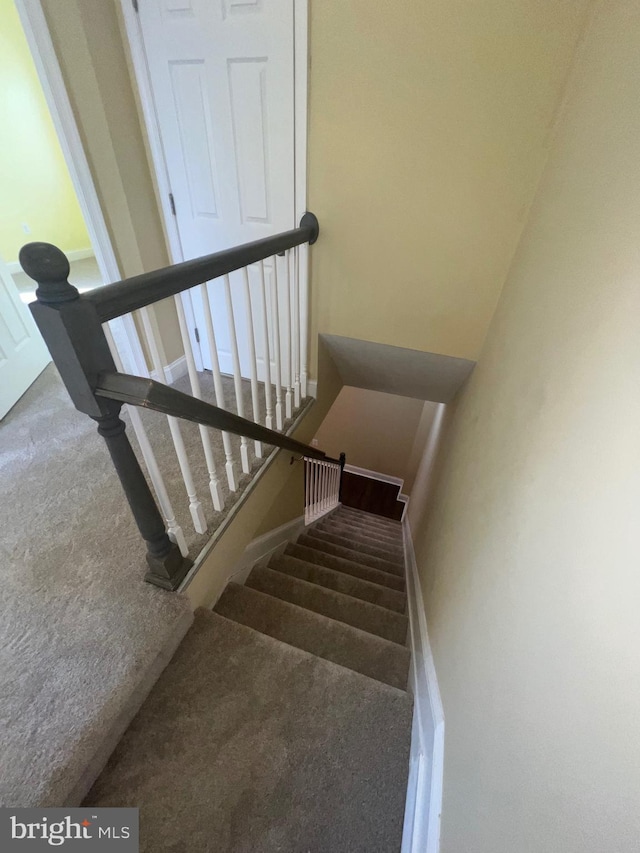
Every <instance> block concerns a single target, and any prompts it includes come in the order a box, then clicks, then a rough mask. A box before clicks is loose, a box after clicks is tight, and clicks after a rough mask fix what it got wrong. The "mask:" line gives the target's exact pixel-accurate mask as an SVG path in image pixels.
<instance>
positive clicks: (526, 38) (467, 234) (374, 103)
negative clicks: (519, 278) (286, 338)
mask: <svg viewBox="0 0 640 853" xmlns="http://www.w3.org/2000/svg"><path fill="white" fill-rule="evenodd" d="M588 6H589V0H483V2H481V3H478V2H476V0H422V2H405V3H397V2H391V0H377V2H375V3H372V2H370V0H349V2H348V3H347V2H344V0H320V2H312V3H311V37H310V44H311V70H310V95H309V97H310V102H309V110H310V116H309V120H310V125H309V206H310V209H311V210H313V211H314V213H316V214H317V215H318V218H319V220H320V228H321V236H320V240H319V241H318V243H317V246H316V247H315V248H314V251H313V279H312V304H313V314H312V328H313V334H312V341H313V340H315V338H316V333H317V332H321V333H327V334H336V335H345V336H347V337H353V338H360V339H364V340H371V341H377V342H379V343H385V344H395V345H397V346H404V347H410V348H413V349H417V350H425V351H431V352H437V353H442V354H445V355H452V356H461V357H465V358H470V359H475V358H477V356H478V353H479V351H480V348H481V345H482V341H483V339H484V336H485V333H486V330H487V327H488V324H489V321H490V319H491V316H492V314H493V311H494V308H495V305H496V302H497V299H498V295H499V293H500V289H501V287H502V285H503V282H504V278H505V275H506V272H507V269H508V267H509V263H510V261H511V258H512V255H513V252H514V249H515V247H516V244H517V241H518V238H519V235H520V233H521V229H522V225H523V222H524V220H525V218H526V214H527V210H528V208H529V204H530V202H531V200H532V198H533V193H534V190H535V187H536V184H537V181H538V178H539V176H540V173H541V169H542V166H543V163H544V160H545V156H546V150H547V142H548V135H549V128H550V125H551V123H552V121H553V117H554V111H555V109H556V105H557V103H558V100H559V97H560V93H561V90H562V87H563V84H564V82H565V78H566V75H567V71H568V68H569V65H570V61H571V58H572V55H573V51H574V47H575V44H576V41H577V39H578V36H579V33H580V31H581V27H582V24H583V20H584V16H585V10H586V9H587V7H588Z"/></svg>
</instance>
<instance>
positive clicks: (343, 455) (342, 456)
mask: <svg viewBox="0 0 640 853" xmlns="http://www.w3.org/2000/svg"><path fill="white" fill-rule="evenodd" d="M338 459H339V460H340V490H339V492H338V500H339V501H340V503H342V478H343V475H344V466H345V465H346V463H347V454H346V453H341V454H340V456H339V457H338Z"/></svg>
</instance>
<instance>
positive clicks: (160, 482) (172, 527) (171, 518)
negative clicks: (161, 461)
mask: <svg viewBox="0 0 640 853" xmlns="http://www.w3.org/2000/svg"><path fill="white" fill-rule="evenodd" d="M102 328H103V329H104V333H105V336H106V338H107V343H108V344H109V349H110V350H111V354H112V355H113V360H114V362H115V365H116V368H117V370H119V371H120V373H122V372H123V366H122V360H121V358H120V354H119V352H118V348H117V346H116V342H115V341H114V339H113V335H112V334H111V329H110V328H109V326H108V324H107V323H105V324H104V326H103V327H102ZM127 412H128V413H129V417H130V418H131V426H132V427H133V431H134V433H135V435H136V438H137V439H138V444H139V445H140V452H141V453H142V458H143V459H144V464H145V465H146V466H147V471H148V472H149V478H150V480H151V484H152V486H153V489H154V491H155V493H156V497H157V498H158V503H159V504H160V511H161V512H162V514H163V516H164V520H165V524H166V525H167V533H168V534H169V539H171V541H172V542H175V543H176V545H177V546H178V548H179V549H180V553H181V554H182V556H183V557H186V556H188V554H189V548H188V547H187V540H186V539H185V537H184V533H183V532H182V528H181V527H180V525H179V524H178V522H177V521H176V516H175V513H174V511H173V506H172V505H171V500H170V498H169V494H168V492H167V489H166V486H165V484H164V479H163V477H162V474H161V473H160V468H159V467H158V463H157V461H156V457H155V453H154V452H153V448H152V447H151V443H150V442H149V437H148V436H147V431H146V429H145V428H144V424H143V423H142V418H141V417H140V412H139V411H138V410H137V409H136V407H135V406H128V407H127Z"/></svg>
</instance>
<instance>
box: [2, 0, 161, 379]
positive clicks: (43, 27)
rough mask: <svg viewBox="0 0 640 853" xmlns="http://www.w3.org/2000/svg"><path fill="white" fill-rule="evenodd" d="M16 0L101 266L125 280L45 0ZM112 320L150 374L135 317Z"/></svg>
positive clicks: (136, 365)
mask: <svg viewBox="0 0 640 853" xmlns="http://www.w3.org/2000/svg"><path fill="white" fill-rule="evenodd" d="M15 3H16V8H17V10H18V14H19V16H20V21H21V22H22V27H23V29H24V33H25V36H26V38H27V43H28V45H29V49H30V50H31V55H32V57H33V61H34V63H35V66H36V70H37V72H38V77H39V79H40V84H41V86H42V89H43V91H44V97H45V100H46V102H47V106H48V107H49V112H50V113H51V118H52V119H53V125H54V127H55V130H56V133H57V136H58V141H59V142H60V147H61V148H62V153H63V155H64V159H65V162H66V164H67V168H68V170H69V174H70V176H71V182H72V184H73V188H74V190H75V193H76V196H77V198H78V203H79V204H80V210H81V211H82V215H83V218H84V222H85V225H86V227H87V231H88V232H89V239H90V241H91V246H92V248H93V251H94V254H95V257H96V261H97V264H98V268H99V269H100V273H101V275H102V277H103V279H104V281H105V282H112V281H119V280H120V278H121V272H120V269H119V268H118V262H117V260H116V256H115V253H114V251H113V246H112V244H111V238H110V237H109V232H108V230H107V226H106V223H105V220H104V216H103V214H102V209H101V207H100V202H99V200H98V194H97V192H96V188H95V185H94V183H93V178H92V176H91V170H90V169H89V163H88V162H87V158H86V155H85V153H84V148H83V146H82V140H81V139H80V133H79V132H78V126H77V124H76V120H75V116H74V114H73V110H72V108H71V103H70V101H69V96H68V95H67V90H66V87H65V84H64V78H63V76H62V71H61V70H60V65H59V63H58V58H57V56H56V53H55V49H54V47H53V42H52V41H51V35H50V33H49V28H48V26H47V21H46V18H45V15H44V12H43V10H42V4H41V2H40V0H15ZM110 323H111V324H114V323H116V324H118V323H120V324H122V329H123V331H124V334H123V335H120V336H119V340H120V341H121V344H123V345H124V346H125V347H126V351H125V352H123V351H122V345H121V346H120V355H121V356H122V357H123V360H124V363H125V365H127V364H128V365H130V366H131V368H133V369H134V370H135V372H136V373H137V374H138V375H140V376H148V375H149V372H148V369H147V364H146V360H145V357H144V353H143V351H142V346H141V344H140V339H139V337H138V333H137V330H136V326H135V322H134V320H133V317H132V315H131V314H127V315H125V316H124V317H118V318H116V319H115V320H111V321H110Z"/></svg>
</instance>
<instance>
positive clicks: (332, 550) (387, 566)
mask: <svg viewBox="0 0 640 853" xmlns="http://www.w3.org/2000/svg"><path fill="white" fill-rule="evenodd" d="M298 542H299V543H300V545H307V546H308V547H309V548H315V549H316V550H318V551H326V553H327V554H335V556H336V557H344V559H345V560H353V561H354V562H356V563H362V565H364V566H371V568H372V569H380V571H383V572H388V573H389V574H392V575H398V576H399V577H403V575H404V568H403V566H402V565H401V564H400V563H394V562H391V561H389V560H383V559H381V558H380V557H373V556H371V554H365V553H364V552H363V551H359V550H357V549H355V548H353V547H352V548H345V547H344V546H343V545H336V544H335V542H329V541H328V540H327V539H325V538H323V537H322V536H318V535H316V534H315V533H314V531H313V530H311V531H310V532H309V533H302V534H301V535H300V536H299V537H298Z"/></svg>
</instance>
